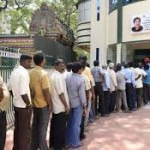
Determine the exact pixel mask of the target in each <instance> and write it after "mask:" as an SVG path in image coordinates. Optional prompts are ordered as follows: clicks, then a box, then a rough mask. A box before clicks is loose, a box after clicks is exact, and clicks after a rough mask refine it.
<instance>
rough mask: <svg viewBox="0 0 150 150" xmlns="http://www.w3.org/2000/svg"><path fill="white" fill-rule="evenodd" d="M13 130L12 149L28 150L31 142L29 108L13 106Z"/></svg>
mask: <svg viewBox="0 0 150 150" xmlns="http://www.w3.org/2000/svg"><path fill="white" fill-rule="evenodd" d="M14 110H15V130H14V147H13V150H30V142H31V126H30V120H31V113H32V111H31V110H28V109H26V108H17V107H15V108H14Z"/></svg>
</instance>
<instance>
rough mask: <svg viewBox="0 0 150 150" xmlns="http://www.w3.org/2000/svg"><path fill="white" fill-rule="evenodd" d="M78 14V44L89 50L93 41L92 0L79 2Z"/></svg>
mask: <svg viewBox="0 0 150 150" xmlns="http://www.w3.org/2000/svg"><path fill="white" fill-rule="evenodd" d="M78 15H79V20H78V26H77V32H78V34H77V44H78V46H79V47H81V48H86V49H85V50H89V46H90V42H91V0H85V1H80V2H79V3H78Z"/></svg>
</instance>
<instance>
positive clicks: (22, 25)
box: [0, 0, 77, 34]
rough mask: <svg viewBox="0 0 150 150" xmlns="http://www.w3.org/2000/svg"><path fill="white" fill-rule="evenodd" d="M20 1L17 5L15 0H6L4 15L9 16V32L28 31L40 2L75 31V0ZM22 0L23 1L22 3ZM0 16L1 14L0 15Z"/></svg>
mask: <svg viewBox="0 0 150 150" xmlns="http://www.w3.org/2000/svg"><path fill="white" fill-rule="evenodd" d="M18 1H19V2H20V3H19V4H20V6H22V7H18V6H17V5H16V4H15V0H9V1H8V8H7V11H5V13H6V15H9V16H11V33H12V34H15V33H29V24H30V21H31V17H32V13H33V12H34V10H35V9H37V8H39V7H40V5H41V3H42V2H45V3H47V4H48V5H49V6H51V7H52V8H53V9H54V11H55V13H56V14H57V16H58V18H60V19H61V20H62V21H64V23H66V24H67V25H68V26H71V28H72V29H73V30H74V32H76V27H77V10H76V7H75V4H76V3H77V0H17V2H18ZM22 2H25V3H24V4H25V5H23V4H22ZM21 4H22V5H21ZM0 15H1V13H0ZM0 17H1V16H0Z"/></svg>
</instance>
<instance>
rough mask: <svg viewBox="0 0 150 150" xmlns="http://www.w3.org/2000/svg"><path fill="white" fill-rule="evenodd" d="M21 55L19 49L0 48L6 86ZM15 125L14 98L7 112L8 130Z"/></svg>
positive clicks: (1, 72)
mask: <svg viewBox="0 0 150 150" xmlns="http://www.w3.org/2000/svg"><path fill="white" fill-rule="evenodd" d="M19 56H20V53H19V50H18V49H15V48H7V47H0V75H1V76H2V78H3V80H4V82H5V83H6V85H7V84H8V82H9V78H10V74H11V72H12V70H13V68H14V67H15V65H16V64H17V62H18V59H19ZM13 124H14V110H13V104H12V97H11V102H10V108H9V110H8V111H7V128H8V129H9V128H10V127H12V126H13Z"/></svg>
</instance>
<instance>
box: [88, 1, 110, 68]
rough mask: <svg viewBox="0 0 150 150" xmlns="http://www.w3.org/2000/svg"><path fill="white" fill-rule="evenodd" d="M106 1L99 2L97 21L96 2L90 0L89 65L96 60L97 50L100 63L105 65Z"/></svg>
mask: <svg viewBox="0 0 150 150" xmlns="http://www.w3.org/2000/svg"><path fill="white" fill-rule="evenodd" d="M106 8H107V1H104V0H101V3H100V20H99V21H97V0H92V17H91V48H90V50H91V53H90V63H91V66H92V65H93V60H96V49H97V48H98V49H99V61H100V63H102V64H104V63H106V57H107V47H106V33H107V9H106Z"/></svg>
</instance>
